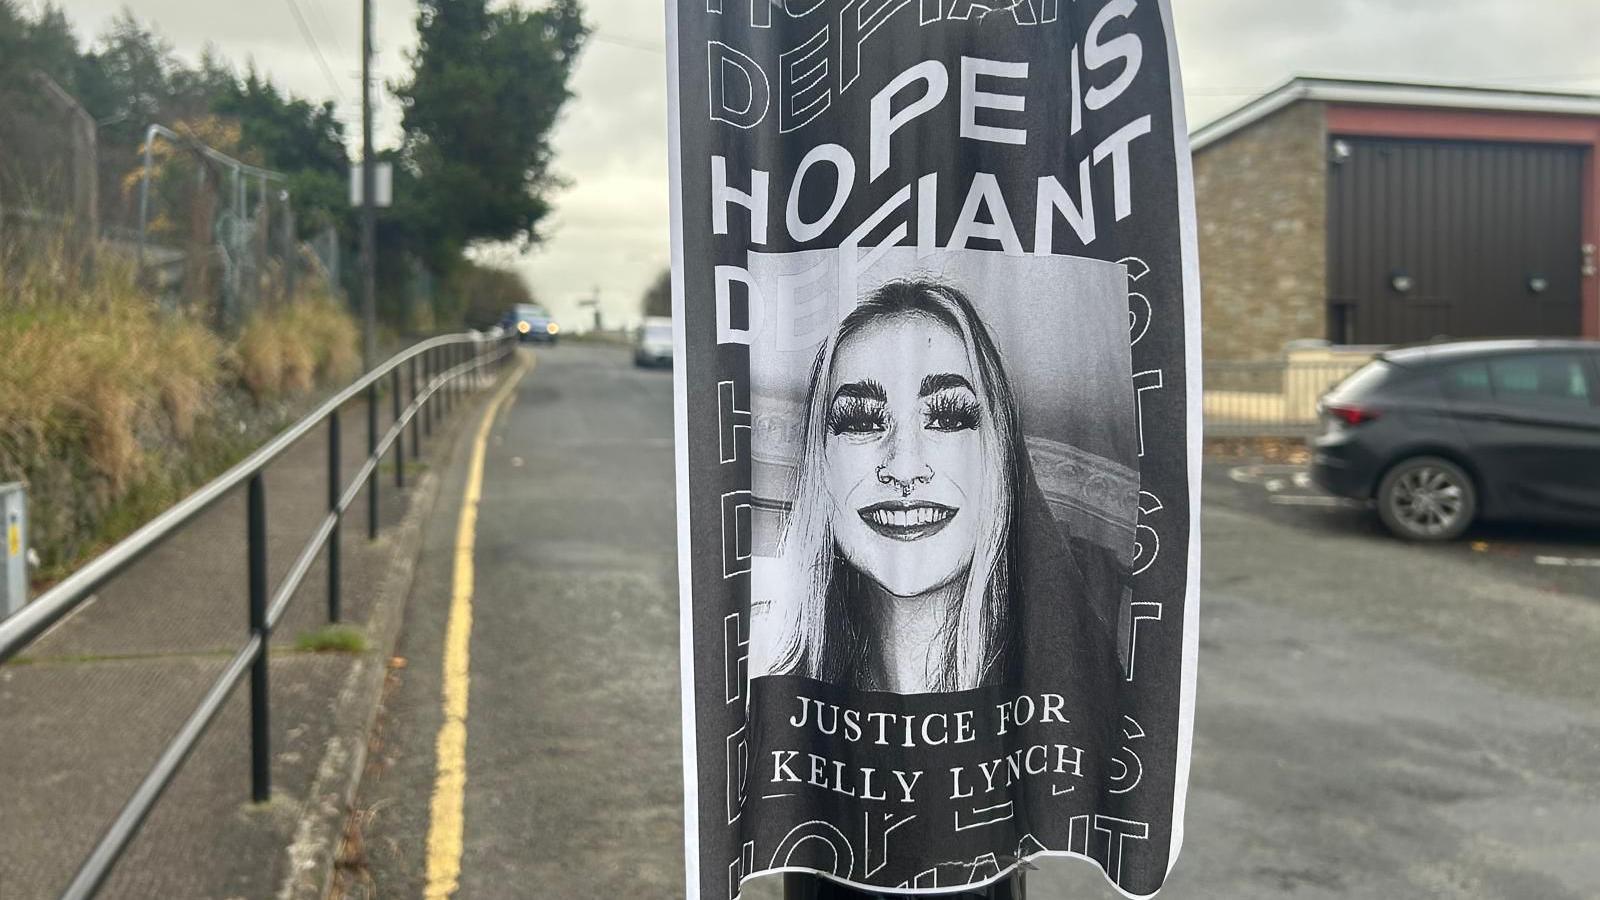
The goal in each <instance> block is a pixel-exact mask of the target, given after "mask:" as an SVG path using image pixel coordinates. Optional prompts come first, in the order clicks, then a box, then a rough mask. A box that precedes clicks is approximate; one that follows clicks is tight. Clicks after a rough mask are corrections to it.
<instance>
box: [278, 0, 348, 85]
mask: <svg viewBox="0 0 1600 900" xmlns="http://www.w3.org/2000/svg"><path fill="white" fill-rule="evenodd" d="M284 2H285V3H287V4H289V12H291V13H293V14H294V22H295V24H296V25H298V26H300V36H301V37H303V38H305V41H306V46H307V47H310V48H311V52H312V53H314V54H316V57H317V65H318V66H321V67H322V75H323V77H325V78H327V79H328V86H329V87H331V88H333V92H334V94H336V95H337V96H338V97H339V100H340V102H345V101H346V97H345V95H344V88H341V87H340V86H339V79H337V78H335V77H333V69H332V68H331V67H330V66H329V65H328V59H327V57H325V56H323V55H322V48H321V47H320V46H318V45H317V38H316V35H314V34H312V33H311V26H310V25H309V24H307V23H306V14H305V12H303V11H302V10H301V9H300V3H299V0H284Z"/></svg>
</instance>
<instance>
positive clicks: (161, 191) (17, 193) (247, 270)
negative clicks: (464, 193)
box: [0, 73, 341, 333]
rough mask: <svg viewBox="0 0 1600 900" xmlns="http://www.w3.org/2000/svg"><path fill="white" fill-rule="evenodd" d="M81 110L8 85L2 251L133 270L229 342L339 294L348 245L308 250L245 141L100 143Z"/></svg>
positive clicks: (152, 136)
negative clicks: (296, 298) (294, 303)
mask: <svg viewBox="0 0 1600 900" xmlns="http://www.w3.org/2000/svg"><path fill="white" fill-rule="evenodd" d="M98 132H99V130H98V128H97V126H96V123H95V122H94V120H93V119H92V118H90V117H89V115H88V114H87V113H86V112H84V110H83V109H82V107H81V106H79V105H78V103H77V102H76V101H75V100H74V99H73V98H72V97H71V96H70V95H68V94H67V93H66V92H65V91H63V90H61V88H60V87H59V86H57V85H56V84H55V83H54V82H52V81H51V80H50V79H49V78H47V77H45V76H43V75H42V74H38V73H35V74H34V75H32V76H30V77H29V78H28V79H25V80H23V81H20V82H15V83H10V84H7V85H4V86H0V242H3V243H4V244H5V245H6V249H7V252H8V253H9V254H12V255H13V257H15V256H16V255H22V256H27V255H34V256H40V255H42V254H52V253H53V254H57V255H65V256H66V257H68V258H69V259H70V261H71V262H73V263H75V264H81V265H93V264H94V261H95V258H96V256H97V255H100V254H114V255H116V256H117V257H119V258H122V259H126V260H129V261H131V262H132V264H133V265H134V266H135V267H136V269H137V272H138V277H139V280H140V283H141V284H142V285H143V286H144V287H145V288H146V289H147V290H149V291H151V292H152V293H153V294H154V295H156V296H157V297H159V298H160V300H161V302H162V304H163V306H165V307H167V308H169V309H173V310H182V311H184V312H186V313H188V314H190V315H193V316H195V317H197V318H198V319H201V320H203V321H205V322H207V323H209V324H211V325H212V326H213V327H214V328H215V329H216V330H217V331H219V332H223V333H227V332H230V331H232V330H235V329H237V328H238V327H239V326H240V325H241V324H242V323H243V322H244V321H245V320H246V319H247V318H248V317H249V315H250V314H251V312H252V311H254V310H255V309H257V308H259V307H261V306H262V305H263V304H272V303H278V302H284V301H286V300H287V299H288V298H289V297H291V296H293V295H294V293H295V292H296V290H297V289H299V288H301V287H306V286H309V285H308V284H307V279H313V280H315V281H316V282H318V283H319V286H320V287H324V288H325V289H327V290H328V291H329V292H331V293H335V294H337V293H340V290H339V274H340V268H341V265H340V254H341V242H340V240H339V237H338V235H337V233H336V232H334V231H333V230H332V229H331V228H330V229H327V230H325V231H324V232H322V233H319V234H316V235H313V236H311V237H310V239H309V240H303V239H302V236H301V235H300V233H299V230H298V228H297V225H296V221H295V208H294V198H293V197H292V196H291V194H290V192H289V190H288V182H287V179H286V178H285V176H283V175H282V174H281V173H278V172H274V171H271V170H269V169H265V168H261V167H258V166H254V165H250V164H248V163H245V162H243V161H241V160H240V159H238V158H236V156H235V155H233V154H230V153H228V152H224V150H222V149H218V147H217V145H218V144H221V145H223V146H224V147H227V148H229V149H233V151H234V154H242V153H244V152H245V151H242V150H239V149H238V148H237V144H238V139H237V132H236V131H230V129H229V128H228V127H227V126H225V125H223V124H221V123H219V122H217V121H215V120H206V121H203V122H200V123H198V124H195V125H189V126H180V127H179V128H178V129H173V128H168V127H166V126H163V125H159V124H153V125H150V126H149V127H148V128H147V129H146V130H145V133H144V140H143V141H142V142H141V143H140V144H139V145H138V146H137V147H128V146H100V145H99V141H98Z"/></svg>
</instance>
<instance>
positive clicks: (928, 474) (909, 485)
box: [876, 463, 933, 497]
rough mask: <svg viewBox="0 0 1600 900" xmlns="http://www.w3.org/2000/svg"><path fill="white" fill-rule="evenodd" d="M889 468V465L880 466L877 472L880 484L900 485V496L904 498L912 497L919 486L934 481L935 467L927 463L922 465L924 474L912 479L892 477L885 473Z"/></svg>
mask: <svg viewBox="0 0 1600 900" xmlns="http://www.w3.org/2000/svg"><path fill="white" fill-rule="evenodd" d="M888 468H889V465H888V464H887V463H882V464H880V465H879V466H878V468H877V472H876V474H877V476H878V483H879V484H894V485H899V487H900V496H902V497H909V496H911V491H912V490H913V489H915V487H916V486H917V485H918V484H929V483H931V482H932V481H933V466H930V465H928V464H927V463H923V464H922V468H923V473H922V474H921V475H913V476H911V477H910V478H897V477H895V476H894V475H890V474H889V473H888V472H887V471H885V470H887V469H888Z"/></svg>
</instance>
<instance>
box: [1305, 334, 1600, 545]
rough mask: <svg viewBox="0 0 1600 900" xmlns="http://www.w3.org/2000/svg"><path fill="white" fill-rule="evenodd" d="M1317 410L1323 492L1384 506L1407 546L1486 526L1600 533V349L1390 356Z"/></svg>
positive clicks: (1542, 347) (1543, 346)
mask: <svg viewBox="0 0 1600 900" xmlns="http://www.w3.org/2000/svg"><path fill="white" fill-rule="evenodd" d="M1317 411H1318V415H1319V419H1320V427H1321V431H1320V433H1318V434H1317V435H1315V436H1313V437H1312V438H1311V439H1310V451H1311V477H1312V480H1313V481H1315V482H1316V483H1317V485H1319V486H1320V487H1322V488H1323V489H1324V490H1326V491H1328V492H1329V493H1332V494H1337V495H1340V496H1344V497H1353V498H1357V499H1360V500H1370V501H1373V502H1374V503H1375V504H1376V506H1377V511H1378V515H1379V516H1380V517H1381V518H1382V519H1383V523H1384V524H1385V525H1386V526H1388V528H1389V530H1390V531H1392V532H1394V533H1395V534H1397V535H1399V536H1401V537H1404V538H1408V539H1412V540H1419V541H1445V540H1451V539H1453V538H1456V537H1459V536H1460V535H1461V534H1462V533H1463V532H1464V531H1466V529H1467V528H1468V527H1469V526H1470V525H1471V524H1472V523H1473V522H1474V521H1475V520H1478V519H1483V518H1493V519H1512V520H1520V521H1540V522H1559V523H1564V524H1576V523H1582V524H1587V523H1591V522H1592V523H1595V524H1597V525H1600V342H1597V341H1584V340H1497V341H1458V342H1449V343H1435V344H1429V345H1424V346H1415V347H1405V348H1400V349H1395V350H1389V351H1386V352H1383V353H1380V354H1378V356H1377V357H1376V358H1375V359H1374V360H1373V361H1372V362H1370V363H1368V364H1367V365H1366V366H1363V367H1362V368H1361V369H1359V370H1357V371H1356V372H1354V373H1353V374H1351V375H1350V376H1349V377H1348V378H1346V379H1344V380H1343V381H1341V382H1340V383H1339V384H1338V385H1336V386H1335V387H1334V388H1333V389H1332V390H1330V391H1329V392H1328V393H1327V394H1325V395H1324V396H1323V397H1322V398H1321V400H1320V401H1319V402H1318V404H1317Z"/></svg>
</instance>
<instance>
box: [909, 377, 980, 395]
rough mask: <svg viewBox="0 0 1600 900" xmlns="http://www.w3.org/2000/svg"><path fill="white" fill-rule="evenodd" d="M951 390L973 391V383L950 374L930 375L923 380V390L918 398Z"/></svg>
mask: <svg viewBox="0 0 1600 900" xmlns="http://www.w3.org/2000/svg"><path fill="white" fill-rule="evenodd" d="M951 388H966V389H967V390H969V391H972V383H971V382H969V381H967V379H966V378H963V377H962V376H960V375H956V374H954V373H950V372H946V373H944V374H942V375H929V376H927V377H925V378H923V379H922V389H921V390H920V391H919V392H918V393H917V396H918V397H927V396H930V395H932V394H937V393H939V392H940V391H948V390H950V389H951ZM972 392H973V393H974V394H976V393H977V391H972Z"/></svg>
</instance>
